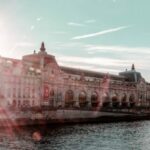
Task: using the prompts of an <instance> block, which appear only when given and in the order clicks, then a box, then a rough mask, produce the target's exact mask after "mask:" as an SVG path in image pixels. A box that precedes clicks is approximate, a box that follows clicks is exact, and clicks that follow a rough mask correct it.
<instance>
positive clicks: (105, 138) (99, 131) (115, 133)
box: [0, 121, 150, 150]
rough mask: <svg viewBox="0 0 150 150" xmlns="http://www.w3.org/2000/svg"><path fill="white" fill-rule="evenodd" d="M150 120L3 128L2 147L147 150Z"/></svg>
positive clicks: (21, 149) (0, 134) (0, 131)
mask: <svg viewBox="0 0 150 150" xmlns="http://www.w3.org/2000/svg"><path fill="white" fill-rule="evenodd" d="M149 147H150V121H143V122H133V123H131V122H130V123H125V122H124V123H110V124H86V125H74V126H55V127H52V126H49V127H45V126H41V127H34V128H33V127H32V128H31V127H30V128H29V127H28V128H19V129H16V128H14V129H12V130H11V132H8V129H0V150H28V149H30V150H41V149H42V150H74V149H75V150H93V149H94V150H99V149H100V150H121V149H127V150H133V149H136V150H147V149H149Z"/></svg>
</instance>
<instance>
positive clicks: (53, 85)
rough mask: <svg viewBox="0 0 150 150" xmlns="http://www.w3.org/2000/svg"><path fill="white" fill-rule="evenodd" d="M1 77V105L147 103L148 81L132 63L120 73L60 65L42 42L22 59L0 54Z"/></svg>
mask: <svg viewBox="0 0 150 150" xmlns="http://www.w3.org/2000/svg"><path fill="white" fill-rule="evenodd" d="M0 79H1V80H0V106H1V107H13V108H19V107H36V106H48V107H50V108H52V107H54V108H58V107H62V108H65V107H66V108H97V107H99V106H103V107H111V108H112V107H113V108H131V107H135V106H143V107H147V106H150V84H149V83H148V82H146V81H145V80H144V78H143V77H142V76H141V74H140V73H139V72H137V71H136V70H135V67H134V65H132V68H131V70H130V71H127V70H126V71H124V72H121V73H119V75H112V74H108V73H107V74H106V73H100V72H94V71H89V70H81V69H75V68H68V67H62V66H59V65H58V64H57V61H56V59H55V57H54V56H53V55H50V54H47V52H46V49H45V46H44V43H42V44H41V48H40V51H39V52H38V53H36V52H35V51H34V53H33V54H29V55H25V56H23V58H22V60H17V59H12V58H5V57H0Z"/></svg>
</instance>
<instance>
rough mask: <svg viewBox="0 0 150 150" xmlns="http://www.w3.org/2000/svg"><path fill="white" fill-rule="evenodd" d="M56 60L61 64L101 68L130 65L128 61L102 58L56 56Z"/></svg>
mask: <svg viewBox="0 0 150 150" xmlns="http://www.w3.org/2000/svg"><path fill="white" fill-rule="evenodd" d="M57 59H58V60H59V61H63V62H69V63H76V64H77V63H78V64H82V65H83V64H86V65H90V64H91V65H101V66H102V65H103V66H124V64H126V65H130V64H131V62H129V61H128V60H119V59H112V58H104V57H93V58H91V57H74V56H62V55H61V56H58V57H57Z"/></svg>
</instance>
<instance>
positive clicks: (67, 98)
mask: <svg viewBox="0 0 150 150" xmlns="http://www.w3.org/2000/svg"><path fill="white" fill-rule="evenodd" d="M73 100H74V93H73V91H72V90H68V91H67V92H66V94H65V106H66V107H72V106H73V103H74V101H73Z"/></svg>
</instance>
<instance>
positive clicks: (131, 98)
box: [129, 94, 135, 108]
mask: <svg viewBox="0 0 150 150" xmlns="http://www.w3.org/2000/svg"><path fill="white" fill-rule="evenodd" d="M129 103H130V107H131V108H133V107H134V106H135V96H134V94H131V95H130V96H129Z"/></svg>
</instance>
